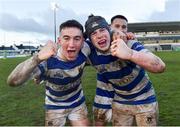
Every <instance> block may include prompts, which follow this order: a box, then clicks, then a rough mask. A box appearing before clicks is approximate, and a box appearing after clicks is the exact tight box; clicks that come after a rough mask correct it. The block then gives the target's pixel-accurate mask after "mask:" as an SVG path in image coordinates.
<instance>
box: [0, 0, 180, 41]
mask: <svg viewBox="0 0 180 127" xmlns="http://www.w3.org/2000/svg"><path fill="white" fill-rule="evenodd" d="M52 2H56V3H58V4H59V9H58V10H57V29H58V26H59V24H60V23H62V22H64V21H66V20H68V19H76V20H78V21H79V22H80V23H82V24H83V25H84V23H85V21H86V19H87V17H88V15H89V14H91V13H93V14H94V15H101V16H103V17H105V18H106V20H107V21H108V22H110V19H111V17H112V16H114V15H117V14H122V15H125V16H126V17H127V18H128V20H129V22H130V23H136V22H152V21H153V22H155V21H180V0H0V45H11V44H13V43H16V44H20V43H22V42H24V44H29V42H30V43H31V44H33V43H36V44H39V43H42V42H46V40H49V39H51V40H53V39H54V30H53V29H54V25H53V10H52V9H51V4H50V3H52Z"/></svg>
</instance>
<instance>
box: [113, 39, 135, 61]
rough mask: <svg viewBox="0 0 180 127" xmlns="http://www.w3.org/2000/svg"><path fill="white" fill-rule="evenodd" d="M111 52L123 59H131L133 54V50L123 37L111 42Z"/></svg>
mask: <svg viewBox="0 0 180 127" xmlns="http://www.w3.org/2000/svg"><path fill="white" fill-rule="evenodd" d="M110 50H111V54H112V55H113V56H116V57H118V58H121V59H125V60H129V59H131V56H132V54H133V50H132V49H130V48H129V47H128V46H127V45H126V43H125V42H124V41H123V40H122V39H117V40H114V41H113V42H111V47H110Z"/></svg>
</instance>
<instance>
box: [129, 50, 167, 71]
mask: <svg viewBox="0 0 180 127" xmlns="http://www.w3.org/2000/svg"><path fill="white" fill-rule="evenodd" d="M131 61H133V62H135V63H136V64H138V65H139V66H141V67H143V68H145V69H146V70H147V71H149V72H152V73H162V72H164V70H165V63H164V62H163V61H162V60H161V59H160V58H159V57H157V56H155V55H154V54H152V53H150V52H146V53H144V52H136V51H133V55H132V57H131Z"/></svg>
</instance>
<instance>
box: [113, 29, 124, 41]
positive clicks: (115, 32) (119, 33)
mask: <svg viewBox="0 0 180 127" xmlns="http://www.w3.org/2000/svg"><path fill="white" fill-rule="evenodd" d="M117 39H122V40H123V41H124V42H127V35H126V34H125V33H123V32H122V31H119V30H113V32H112V40H113V41H114V40H117Z"/></svg>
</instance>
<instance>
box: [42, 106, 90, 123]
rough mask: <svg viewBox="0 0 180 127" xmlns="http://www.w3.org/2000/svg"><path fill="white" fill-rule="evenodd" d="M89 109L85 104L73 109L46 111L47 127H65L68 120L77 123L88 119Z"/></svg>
mask: <svg viewBox="0 0 180 127" xmlns="http://www.w3.org/2000/svg"><path fill="white" fill-rule="evenodd" d="M87 113H88V112H87V107H86V105H85V103H83V104H81V105H80V106H78V107H76V108H71V109H55V110H46V120H45V125H46V126H64V125H65V123H66V119H67V118H68V119H69V120H72V121H76V120H83V119H86V118H87Z"/></svg>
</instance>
